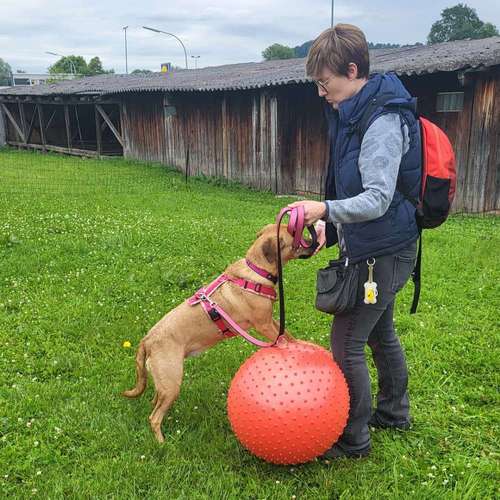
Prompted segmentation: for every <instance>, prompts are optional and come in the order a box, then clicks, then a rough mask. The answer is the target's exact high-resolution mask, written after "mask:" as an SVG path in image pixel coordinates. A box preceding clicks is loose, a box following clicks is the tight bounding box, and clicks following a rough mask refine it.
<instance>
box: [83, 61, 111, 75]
mask: <svg viewBox="0 0 500 500" xmlns="http://www.w3.org/2000/svg"><path fill="white" fill-rule="evenodd" d="M114 72H115V70H114V69H110V70H105V69H103V67H102V63H101V60H100V59H99V58H98V57H93V58H92V59H91V60H90V61H89V63H88V64H87V72H86V73H85V74H86V75H87V76H93V75H104V74H108V73H114Z"/></svg>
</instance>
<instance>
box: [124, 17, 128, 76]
mask: <svg viewBox="0 0 500 500" xmlns="http://www.w3.org/2000/svg"><path fill="white" fill-rule="evenodd" d="M127 28H128V26H124V27H123V32H124V33H125V73H127V75H128V56H127Z"/></svg>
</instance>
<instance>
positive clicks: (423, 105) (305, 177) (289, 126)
mask: <svg viewBox="0 0 500 500" xmlns="http://www.w3.org/2000/svg"><path fill="white" fill-rule="evenodd" d="M403 80H404V83H405V85H406V86H407V88H408V89H409V90H410V92H411V93H412V94H413V95H415V96H417V97H418V105H419V111H420V112H421V113H422V114H423V115H424V116H427V117H428V118H430V119H431V120H433V121H434V122H436V123H437V124H438V125H439V126H440V127H441V128H443V130H445V132H446V133H447V134H448V136H449V137H450V139H451V141H452V143H453V146H454V149H455V153H456V157H457V192H456V198H455V203H454V206H453V210H454V211H456V212H464V211H465V212H483V211H491V210H500V187H499V186H500V173H499V170H500V166H499V162H500V154H499V150H500V137H499V134H500V69H499V68H493V69H490V70H488V71H484V72H477V73H467V74H466V75H465V84H464V86H462V84H461V83H460V82H459V79H458V77H457V74H456V73H436V74H432V75H422V76H419V77H412V78H404V79H403ZM449 91H463V92H465V98H464V109H463V111H461V112H454V113H451V112H450V113H438V112H436V96H437V93H438V92H449ZM123 104H124V105H123V116H122V120H123V128H124V131H125V141H126V147H125V156H127V157H131V158H137V159H143V160H152V161H160V162H163V163H165V164H168V165H171V166H174V167H176V168H178V169H179V170H181V171H183V172H186V173H187V175H198V174H204V175H208V176H222V177H225V178H227V179H230V180H237V181H240V182H243V183H245V184H247V185H250V186H254V187H256V188H259V189H266V190H272V191H274V192H276V193H301V194H306V195H307V194H321V193H323V190H324V180H325V176H326V166H327V163H328V155H329V144H328V136H327V126H326V120H325V118H324V112H323V109H322V100H321V99H320V98H319V97H318V95H317V90H316V88H315V86H314V85H309V84H308V85H285V86H277V87H273V88H269V89H261V90H246V91H230V92H176V93H171V94H162V93H157V94H146V93H143V94H134V95H130V96H127V97H126V98H124V99H123ZM172 106H173V107H174V108H175V114H172V112H171V111H172V109H173V108H172Z"/></svg>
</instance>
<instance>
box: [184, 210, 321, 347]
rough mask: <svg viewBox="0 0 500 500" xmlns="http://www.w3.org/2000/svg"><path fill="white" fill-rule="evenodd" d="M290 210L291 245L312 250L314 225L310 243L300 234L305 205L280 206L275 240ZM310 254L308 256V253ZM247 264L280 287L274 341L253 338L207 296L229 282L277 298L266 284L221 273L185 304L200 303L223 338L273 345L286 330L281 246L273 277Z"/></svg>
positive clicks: (288, 228)
mask: <svg viewBox="0 0 500 500" xmlns="http://www.w3.org/2000/svg"><path fill="white" fill-rule="evenodd" d="M288 213H289V216H290V220H289V222H288V226H287V231H288V233H289V234H290V235H291V236H293V243H292V247H293V248H294V249H297V248H299V247H301V246H302V247H304V248H312V249H313V250H315V249H316V248H317V246H318V242H317V237H316V231H315V230H314V226H312V225H310V226H307V229H308V230H309V232H310V233H311V236H312V242H311V244H310V245H308V244H307V242H306V241H305V239H304V237H303V231H304V226H305V224H304V221H305V213H304V207H303V206H298V207H294V208H290V207H285V208H283V209H282V210H281V211H280V213H279V215H278V217H277V218H276V225H277V235H276V238H277V241H279V231H280V226H281V220H282V219H283V217H284V216H285V215H286V214H288ZM309 257H310V256H309ZM299 258H308V256H306V255H301V256H299ZM245 262H246V264H247V266H248V267H249V268H250V269H252V270H253V271H255V272H256V273H257V274H259V275H260V276H262V277H264V278H266V279H268V280H270V281H271V282H272V283H274V284H276V283H277V282H278V280H279V289H280V329H279V334H278V337H277V338H276V340H275V341H274V342H263V341H262V340H259V339H256V338H255V337H252V336H251V335H250V334H249V333H248V332H246V331H245V330H243V328H241V327H240V326H239V325H238V324H237V323H236V322H235V321H233V320H232V319H231V317H230V316H229V315H228V314H227V313H226V312H225V311H224V309H222V307H221V306H219V305H218V304H217V303H215V302H213V301H212V300H210V299H209V297H210V295H212V293H214V292H215V290H217V288H219V287H220V286H221V285H222V284H224V283H226V282H227V281H230V282H232V283H234V284H236V285H237V286H239V287H240V288H243V289H244V290H248V291H249V292H251V293H255V294H257V295H261V296H263V297H267V298H269V299H271V300H276V291H275V290H274V288H272V287H269V286H264V285H262V284H261V283H255V282H254V281H249V280H246V279H243V278H232V277H231V276H228V275H227V274H225V273H223V274H221V275H220V276H219V277H218V278H217V279H215V280H214V281H212V283H210V284H209V285H208V286H206V287H202V288H200V289H199V290H198V291H197V292H196V293H195V294H194V295H193V296H192V297H190V298H189V299H187V303H188V304H189V305H190V306H194V305H196V304H199V303H201V305H202V306H203V309H204V311H205V312H206V313H207V315H208V317H209V318H210V319H211V320H212V321H213V322H214V323H215V324H216V325H217V327H218V328H219V330H220V332H221V334H222V335H223V336H224V337H234V336H236V335H241V336H242V337H243V338H244V339H246V340H248V341H249V342H250V343H252V344H254V345H256V346H258V347H272V346H274V345H276V343H277V342H278V340H279V338H280V337H281V336H282V335H283V334H284V331H285V301H284V297H283V283H282V276H281V275H282V266H281V249H280V246H279V244H278V276H273V275H272V274H271V273H270V272H268V271H266V270H265V269H261V268H260V267H258V266H256V265H255V264H253V263H252V262H250V261H249V260H248V259H246V261H245Z"/></svg>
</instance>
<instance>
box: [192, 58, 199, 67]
mask: <svg viewBox="0 0 500 500" xmlns="http://www.w3.org/2000/svg"><path fill="white" fill-rule="evenodd" d="M191 57H192V58H193V59H194V69H198V65H197V64H196V63H197V61H198V59H199V58H200V56H191Z"/></svg>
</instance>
